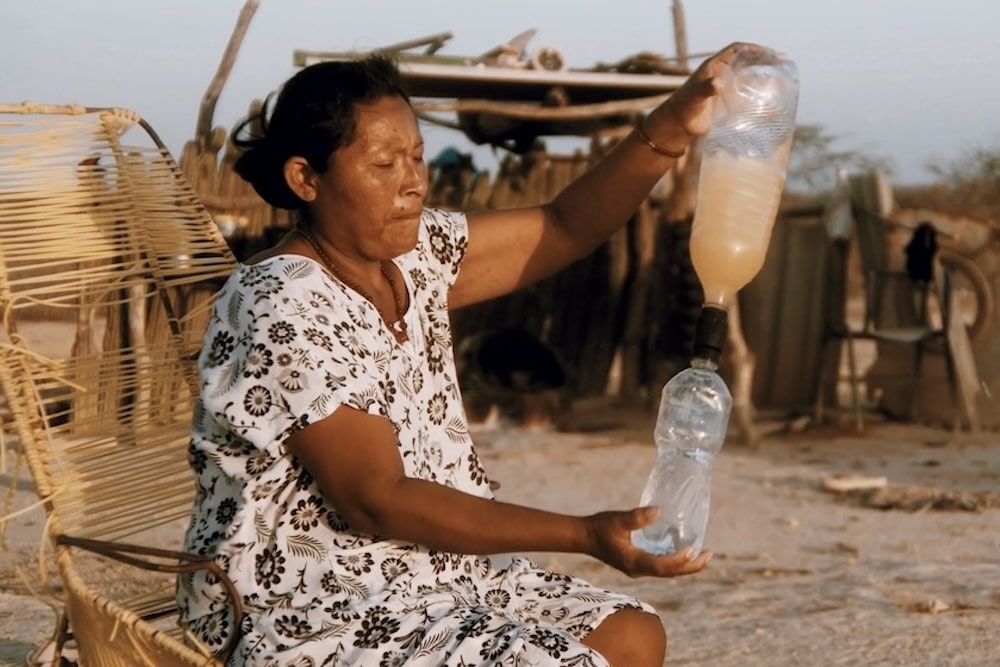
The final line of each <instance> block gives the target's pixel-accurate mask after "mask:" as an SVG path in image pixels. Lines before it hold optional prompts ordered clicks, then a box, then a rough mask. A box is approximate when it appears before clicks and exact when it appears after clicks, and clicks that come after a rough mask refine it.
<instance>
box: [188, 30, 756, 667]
mask: <svg viewBox="0 0 1000 667" xmlns="http://www.w3.org/2000/svg"><path fill="white" fill-rule="evenodd" d="M746 48H756V47H753V46H750V45H743V44H734V45H732V46H730V47H727V48H726V49H724V50H722V51H720V52H719V53H718V54H716V55H715V56H713V57H712V58H709V59H708V60H707V61H705V63H703V64H702V66H701V67H700V68H699V69H698V70H697V71H696V72H695V73H694V74H692V75H691V77H690V78H689V80H688V81H687V82H686V83H685V84H684V85H683V86H682V87H681V88H680V89H679V90H677V91H676V92H675V93H674V94H673V95H672V96H671V97H670V99H669V100H668V101H667V102H665V103H664V104H663V105H661V106H660V107H658V108H657V109H655V110H654V111H652V112H651V113H650V115H649V116H648V117H647V118H646V120H645V122H644V123H643V124H642V125H640V126H638V128H637V129H636V131H635V132H633V133H632V134H631V135H629V136H628V137H627V138H626V139H624V140H623V141H622V142H620V144H619V145H618V146H617V147H616V148H615V150H614V151H612V152H611V153H610V154H609V155H608V156H607V157H606V158H605V159H603V160H602V161H601V162H600V163H599V164H597V165H596V166H595V167H594V168H593V169H591V170H590V171H589V172H588V173H586V174H585V175H583V176H581V177H580V178H579V179H578V180H577V181H576V182H575V183H573V184H571V185H570V186H569V187H567V188H566V190H565V191H564V192H562V193H561V194H560V195H558V196H557V197H556V198H555V199H554V200H553V201H552V202H551V203H549V204H546V205H543V206H536V207H530V208H524V209H518V210H505V211H485V212H477V213H475V214H469V215H468V216H465V215H462V214H460V213H448V212H444V211H437V210H429V209H425V208H424V198H425V196H426V194H427V170H426V167H425V165H424V145H423V140H422V139H421V135H420V131H419V129H418V125H417V120H416V117H415V115H414V113H413V110H412V109H411V107H410V104H409V100H408V98H407V96H406V93H405V91H404V90H403V88H402V86H401V85H400V78H399V73H398V71H397V70H396V68H395V65H394V63H393V62H392V61H391V60H389V59H387V58H385V57H380V56H372V57H369V58H367V59H366V60H363V61H360V62H348V63H324V64H319V65H314V66H312V67H309V68H306V69H303V70H301V71H300V72H299V73H297V74H296V75H295V76H294V77H292V78H291V79H290V80H289V81H288V82H287V83H286V84H285V85H284V86H283V88H282V90H281V93H280V95H279V96H278V98H277V101H276V103H275V104H274V108H273V111H272V112H271V114H270V115H269V117H266V118H259V119H248V121H246V122H244V124H242V125H241V126H240V127H238V128H237V130H236V131H235V132H234V137H235V139H236V140H237V142H238V143H239V144H240V145H241V146H242V147H243V148H244V149H245V152H244V153H243V154H242V155H241V157H240V159H239V160H238V162H237V164H236V169H237V171H238V172H239V173H240V175H241V176H243V177H244V178H245V179H246V180H248V181H249V182H250V183H252V184H253V185H254V187H255V188H256V190H257V192H258V193H260V195H261V196H262V197H263V198H264V199H265V200H267V201H268V202H269V203H271V204H272V205H274V206H277V207H281V208H286V209H292V210H295V211H298V213H299V216H300V222H299V224H298V226H297V227H296V228H295V229H294V230H293V231H291V232H290V233H289V234H288V235H287V236H285V237H284V238H283V239H282V240H281V241H280V242H279V243H277V245H275V246H274V247H273V248H271V249H269V250H267V251H265V252H263V253H261V254H259V255H257V256H255V257H253V258H251V259H249V260H248V261H246V262H244V263H243V264H241V265H240V266H239V267H238V268H237V270H236V271H235V272H234V275H233V276H232V277H231V279H230V280H229V281H228V282H227V284H226V285H225V287H224V288H223V289H222V290H221V292H220V294H219V296H218V300H217V303H216V308H215V311H214V314H213V317H212V319H211V322H210V323H209V326H208V330H207V333H206V338H205V343H206V344H205V347H204V350H203V352H202V354H201V357H200V360H199V364H200V370H201V378H202V385H201V394H200V397H199V401H198V404H197V407H196V414H195V421H194V426H193V438H192V442H191V461H192V466H193V468H194V470H195V472H196V475H197V484H198V494H197V499H196V502H195V507H194V511H193V516H192V519H191V524H190V527H189V530H188V533H187V548H188V549H189V550H191V551H195V552H198V553H202V554H208V555H212V556H214V557H215V559H216V560H217V561H218V562H219V563H220V564H221V565H222V566H223V568H224V569H225V570H226V571H227V572H228V573H229V575H230V577H231V578H232V579H233V580H234V582H235V584H236V587H237V589H238V590H239V592H240V593H241V595H242V596H243V602H244V609H245V614H244V617H243V619H242V620H241V622H240V623H239V627H240V630H241V631H242V637H241V639H240V641H239V644H238V646H237V650H236V653H235V655H234V657H233V658H232V660H231V664H237V665H321V664H322V665H364V666H369V665H372V666H374V665H403V664H407V665H498V664H501V665H522V664H523V665H529V664H530V665H615V666H618V665H631V666H633V667H643V666H645V665H661V664H662V662H663V658H664V655H665V651H666V636H665V633H664V630H663V625H662V623H661V621H660V619H659V617H658V616H657V615H656V613H655V611H654V610H653V609H652V608H651V607H650V606H649V605H647V604H645V603H642V602H640V601H638V600H636V599H634V598H632V597H629V596H626V595H620V594H616V593H613V592H609V591H604V590H601V589H598V588H596V587H593V586H591V585H589V584H587V583H586V582H584V581H581V580H579V579H576V578H572V577H569V576H566V575H563V574H557V573H552V572H546V571H543V570H540V569H538V568H536V567H535V566H534V565H533V564H532V563H531V562H530V561H528V560H527V559H524V558H521V557H502V556H501V555H502V554H509V553H517V552H531V551H548V552H556V551H561V552H579V553H585V554H589V555H591V556H593V557H595V558H597V559H600V560H601V561H603V562H605V563H607V564H608V565H611V566H613V567H615V568H618V569H619V570H621V571H622V572H624V573H626V574H628V575H631V576H642V575H651V576H661V577H669V576H676V575H683V574H690V573H694V572H698V571H699V570H701V569H702V568H703V567H704V566H705V564H706V563H707V562H708V559H709V557H710V554H708V553H703V554H701V555H700V556H699V557H698V558H695V559H692V558H691V554H690V553H681V554H677V555H673V556H654V555H651V554H648V553H645V552H642V551H640V550H638V549H636V548H635V547H633V546H632V544H631V542H630V533H631V531H633V530H634V529H636V528H639V527H641V526H644V525H646V524H647V523H649V522H651V521H652V520H653V519H654V518H655V511H654V510H652V509H650V508H637V509H633V510H631V511H608V512H601V513H598V514H595V515H591V516H567V515H561V514H555V513H552V512H546V511H541V510H536V509H532V508H528V507H523V506H518V505H513V504H508V503H503V502H499V501H497V500H495V499H494V498H493V494H492V492H491V490H490V482H489V480H488V478H487V475H486V472H485V471H484V470H483V467H482V465H481V464H480V461H479V458H478V457H477V455H476V452H475V450H474V448H473V445H472V441H471V438H470V436H469V431H468V427H467V423H466V418H465V414H464V411H463V408H462V401H461V396H460V393H459V387H458V385H457V381H456V373H455V366H454V361H453V357H452V345H451V343H452V341H451V334H450V330H449V322H448V310H449V309H451V308H460V307H462V306H467V305H469V304H473V303H476V302H479V301H483V300H485V299H490V298H492V297H496V296H499V295H502V294H506V293H508V292H510V291H512V290H516V289H518V288H521V287H524V286H526V285H529V284H531V283H534V282H536V281H538V280H539V279H541V278H544V277H545V276H548V275H550V274H551V273H553V272H554V271H556V270H558V269H560V268H562V267H564V266H566V265H567V264H569V263H570V262H572V261H574V260H576V259H578V258H580V257H582V256H584V255H585V254H587V253H588V252H590V251H591V250H593V249H594V248H595V247H597V246H598V245H599V244H600V243H602V242H603V241H604V240H605V239H607V238H608V237H609V236H610V235H611V234H612V233H614V232H615V230H617V229H619V228H620V227H621V226H622V225H623V224H624V223H625V222H626V221H627V220H628V218H629V217H630V216H631V215H632V214H633V212H634V211H635V210H636V208H637V207H638V205H639V204H640V202H641V201H642V200H643V198H644V197H646V196H647V195H648V193H649V191H650V189H651V188H652V186H653V185H654V184H655V182H656V181H657V180H658V179H659V178H660V177H661V176H662V175H663V173H664V172H665V171H666V170H668V169H669V168H671V167H672V166H673V165H674V163H675V161H676V159H677V158H678V157H679V156H680V155H682V154H683V153H684V151H685V149H686V148H687V147H688V146H689V144H690V143H691V141H692V139H693V138H694V137H695V136H697V135H699V134H701V133H703V132H704V131H705V130H706V129H707V126H708V123H709V119H710V114H711V97H712V95H713V94H714V89H713V76H714V75H715V74H716V73H717V72H718V71H719V70H720V68H722V67H724V65H725V63H726V62H728V60H729V59H730V58H731V56H732V54H733V53H734V52H735V51H736V50H738V49H746ZM258 126H259V127H260V128H261V130H262V131H261V132H259V136H252V137H248V136H245V131H246V130H247V128H250V127H258ZM178 599H179V602H180V604H181V608H182V612H183V613H182V617H183V622H184V623H185V624H186V626H187V627H188V629H189V630H191V631H192V632H193V633H194V634H195V635H196V636H198V637H200V638H201V639H202V640H203V641H205V642H206V643H208V644H209V645H212V646H218V645H220V644H221V643H222V641H223V639H224V638H225V637H227V636H229V635H230V633H232V632H233V631H234V627H233V626H234V625H236V624H235V623H234V621H233V619H230V618H229V617H228V616H227V615H226V606H225V596H224V595H223V593H222V591H221V589H220V587H219V586H218V582H215V581H213V580H212V579H211V578H210V577H209V578H204V577H202V576H200V575H192V576H185V577H183V578H182V579H181V581H180V585H179V590H178Z"/></svg>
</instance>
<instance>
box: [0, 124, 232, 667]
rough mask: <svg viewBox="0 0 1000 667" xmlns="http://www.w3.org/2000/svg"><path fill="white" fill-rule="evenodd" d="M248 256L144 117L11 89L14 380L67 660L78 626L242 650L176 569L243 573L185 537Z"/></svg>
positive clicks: (196, 649) (127, 640) (98, 654)
mask: <svg viewBox="0 0 1000 667" xmlns="http://www.w3.org/2000/svg"><path fill="white" fill-rule="evenodd" d="M126 141H127V142H128V143H125V142H126ZM234 263H235V261H234V258H233V256H232V254H231V253H230V251H229V248H228V247H227V245H226V243H225V241H224V239H223V238H222V236H221V235H220V233H219V231H218V229H217V228H216V225H215V224H214V223H213V221H212V219H211V217H210V216H209V214H208V213H207V211H206V210H205V209H204V208H203V207H202V206H201V205H200V204H199V202H198V200H197V197H196V196H195V195H194V192H193V190H192V189H191V188H190V186H189V185H188V183H187V182H186V181H185V179H184V178H183V176H182V175H181V172H180V170H179V168H178V167H177V165H176V163H175V162H174V160H173V159H172V157H171V156H170V154H169V153H168V152H167V150H166V149H165V148H164V147H163V144H162V142H161V141H160V140H159V138H158V137H157V136H156V134H155V132H153V130H152V129H151V128H150V127H149V125H148V124H147V123H145V122H144V121H143V120H142V119H141V118H140V117H139V116H137V115H136V114H134V113H132V112H129V111H125V110H120V109H84V108H77V107H39V106H34V105H16V106H11V105H0V313H2V317H3V327H2V332H0V388H2V392H3V394H2V396H3V401H4V403H5V405H4V407H5V409H6V413H5V424H4V428H5V429H6V431H7V432H8V433H11V434H12V435H13V436H14V437H15V438H16V442H17V445H18V446H19V447H20V452H21V455H22V456H23V457H24V459H25V460H26V462H27V465H28V469H29V470H30V473H31V475H32V478H33V480H34V485H35V488H36V490H37V493H38V496H39V498H40V499H41V501H42V505H43V507H44V510H45V513H46V516H47V525H46V532H47V539H48V540H49V542H50V543H51V546H52V554H51V555H52V559H53V560H54V562H55V567H56V570H57V571H58V574H59V579H60V584H61V587H60V589H59V590H58V595H60V596H61V597H62V598H63V600H62V609H63V612H62V618H61V619H60V622H59V628H58V633H57V637H56V648H57V650H56V651H55V658H54V663H57V662H58V660H59V653H60V650H58V649H60V648H61V646H62V644H63V643H64V642H65V641H66V639H67V638H68V637H72V639H73V641H74V642H75V644H76V648H77V651H78V657H79V662H80V664H81V665H85V666H94V665H101V666H103V665H114V666H122V667H124V666H128V667H136V666H138V665H156V666H157V667H163V666H173V665H218V664H222V663H224V662H225V659H226V657H227V654H226V650H228V647H223V650H222V651H219V652H218V654H215V655H213V654H212V653H211V652H210V651H208V650H207V649H206V648H205V647H200V646H198V645H197V643H196V642H194V641H193V640H192V639H191V638H190V637H186V636H185V635H184V633H183V631H182V630H181V629H180V628H179V627H178V625H177V623H176V608H175V604H174V585H175V578H176V574H177V573H179V572H186V571H191V570H193V569H198V568H208V569H210V570H212V571H214V572H215V574H216V575H217V576H219V577H220V578H221V579H223V580H224V581H225V582H227V583H228V580H227V579H226V578H225V576H224V574H223V573H222V572H221V570H219V569H218V567H217V566H216V565H215V563H214V562H213V561H211V560H210V559H205V558H203V557H198V556H194V555H190V554H185V553H182V552H180V551H178V550H177V549H178V548H179V546H180V544H181V539H182V535H183V528H184V524H185V521H186V518H187V516H188V515H189V512H190V509H191V502H192V498H193V494H194V482H193V476H192V474H191V472H190V470H189V468H188V463H187V442H188V436H189V421H190V414H191V408H192V396H193V392H194V391H195V388H196V386H197V382H198V380H197V371H196V365H195V358H196V356H197V353H198V350H199V347H200V345H201V332H202V330H203V328H204V324H205V322H206V318H207V315H208V311H209V308H210V305H211V296H212V294H214V292H215V291H216V290H217V289H218V287H219V285H220V284H221V281H222V280H223V279H224V278H225V277H226V276H227V275H228V274H229V273H230V272H231V270H232V269H233V267H234ZM43 560H45V561H48V559H43ZM136 568H141V569H136ZM230 592H231V593H232V592H233V589H232V588H231V587H230ZM233 606H234V614H235V615H237V616H239V615H240V614H241V611H240V603H239V599H238V597H237V596H235V595H233Z"/></svg>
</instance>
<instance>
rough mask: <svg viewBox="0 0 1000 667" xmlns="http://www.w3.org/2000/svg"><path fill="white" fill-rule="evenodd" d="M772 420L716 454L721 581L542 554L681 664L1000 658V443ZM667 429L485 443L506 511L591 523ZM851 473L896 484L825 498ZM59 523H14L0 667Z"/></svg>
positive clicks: (27, 631) (23, 626) (581, 427)
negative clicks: (619, 598)
mask: <svg viewBox="0 0 1000 667" xmlns="http://www.w3.org/2000/svg"><path fill="white" fill-rule="evenodd" d="M759 427H760V429H761V431H762V432H763V434H764V436H763V438H762V439H761V441H760V444H759V445H758V446H757V447H755V448H747V447H745V446H742V445H740V444H738V443H737V442H736V441H735V439H731V441H730V442H727V444H726V446H725V448H724V449H723V451H722V453H721V454H720V456H719V458H718V459H717V461H716V464H715V467H714V476H713V487H712V488H713V498H712V513H711V519H710V525H709V533H708V537H707V546H708V548H710V549H712V550H713V552H714V553H715V556H714V558H713V560H712V562H711V563H710V565H709V566H708V568H707V569H706V570H704V571H703V572H701V573H699V574H697V575H693V576H689V577H683V578H678V579H669V580H660V579H649V578H640V579H630V578H628V577H625V576H624V575H622V574H620V573H618V572H616V571H614V570H612V569H610V568H608V567H607V566H605V565H603V564H601V563H599V562H597V561H595V560H593V559H590V558H587V557H584V556H575V555H565V554H536V555H535V558H536V559H537V560H538V561H539V562H541V563H543V564H545V565H547V566H550V567H552V568H557V569H559V570H563V571H566V572H570V573H573V574H577V575H581V576H583V577H586V578H588V579H590V580H591V581H593V582H595V583H599V584H602V585H606V586H609V587H613V588H616V589H621V590H626V591H629V592H631V593H633V594H635V595H637V596H639V597H641V598H643V599H645V600H646V601H648V602H650V603H651V604H653V605H654V606H655V607H656V608H657V609H658V610H659V612H660V614H661V616H662V618H663V621H664V623H665V625H666V627H667V630H668V633H669V637H670V649H669V658H668V664H671V665H710V666H714V667H729V666H733V667H735V666H737V665H739V666H741V667H742V666H744V665H766V666H775V667H782V666H788V667H792V666H796V667H797V666H800V665H852V666H853V665H908V666H909V665H921V666H923V665H926V666H934V667H939V666H945V665H955V666H959V665H961V666H963V667H966V666H987V665H1000V556H998V554H1000V496H998V495H997V494H998V493H1000V434H997V433H986V434H979V435H972V434H967V433H959V434H955V433H952V432H950V431H942V430H939V429H936V428H931V427H925V426H919V425H913V424H900V423H891V422H886V421H884V420H881V419H879V418H878V417H876V416H870V417H869V418H868V419H867V421H866V426H865V430H864V432H863V433H862V434H855V433H853V432H851V431H849V430H844V429H841V428H837V427H831V426H828V425H827V426H823V427H816V426H808V425H807V426H806V427H805V428H804V429H801V430H795V429H791V428H790V427H789V424H786V423H784V422H761V423H759ZM651 433H652V415H651V414H649V413H648V411H645V410H641V409H636V408H630V407H628V406H625V405H621V404H620V403H617V402H614V401H592V402H587V403H579V404H577V405H576V406H575V407H574V411H573V415H572V417H571V419H570V420H569V422H568V425H567V426H566V427H565V428H564V430H561V431H558V432H557V431H554V430H545V429H535V430H526V429H521V428H517V427H515V426H509V425H508V426H499V427H498V426H494V427H492V428H489V429H487V428H485V427H480V428H478V429H477V431H476V440H477V443H478V446H479V448H480V451H481V454H482V456H483V458H484V460H485V463H486V465H487V469H488V470H489V472H490V474H491V476H492V477H493V478H494V479H495V480H496V481H498V482H500V484H501V487H500V489H499V490H498V494H499V495H500V497H501V498H503V499H504V500H510V501H514V502H521V503H525V504H532V505H536V506H540V507H544V508H548V509H552V510H558V511H564V512H570V513H587V512H594V511H599V510H603V509H611V508H628V507H631V506H632V505H633V504H634V503H635V502H636V500H637V498H638V495H639V492H640V490H641V487H642V485H643V483H644V481H645V477H646V474H647V472H648V470H649V467H650V464H651V463H652V461H653V458H654V449H653V445H652V438H651ZM12 467H13V466H12V459H8V461H7V467H6V469H5V470H4V473H5V474H4V477H3V479H4V481H5V482H6V485H7V486H8V487H10V486H11V485H13V489H14V491H13V493H14V504H15V506H16V507H27V506H28V505H29V504H30V503H31V502H33V501H34V494H33V491H32V487H31V483H30V481H29V480H28V479H27V478H26V477H24V476H23V474H22V475H20V476H18V477H17V478H12V477H11V473H12ZM845 476H853V478H855V479H861V480H869V481H870V480H872V479H874V480H876V481H877V480H879V479H884V481H885V482H886V488H885V489H884V490H883V491H881V492H880V493H881V495H879V496H876V497H867V496H864V495H863V494H862V493H861V492H854V493H845V492H833V491H828V490H824V488H823V485H824V481H828V480H831V479H836V480H843V479H844V478H845ZM977 494H978V495H977ZM43 524H44V520H43V518H42V515H41V512H40V511H39V510H37V509H35V510H32V511H29V512H28V513H26V514H23V515H20V516H18V517H16V518H15V519H13V520H12V521H11V522H10V523H9V526H8V530H7V550H6V552H7V557H6V558H5V560H4V561H3V567H4V568H5V569H4V571H2V572H0V665H23V664H25V657H26V656H27V655H28V654H29V653H30V652H31V651H32V649H33V647H35V646H37V645H38V644H40V643H42V642H44V640H45V639H46V638H47V637H48V636H49V634H50V633H51V630H52V625H53V622H54V618H55V617H54V614H53V612H52V610H51V608H50V607H49V606H47V605H46V604H45V603H43V602H41V601H39V600H37V599H35V598H33V597H31V596H30V595H29V594H28V591H27V590H26V587H25V585H24V583H23V581H21V580H20V579H19V578H18V577H17V576H16V575H15V572H14V569H13V568H14V566H15V565H18V566H21V567H24V566H26V565H27V564H28V563H30V561H31V560H32V559H33V558H34V556H35V553H36V551H37V544H38V539H39V537H40V535H41V531H42V526H43ZM181 529H182V527H180V526H179V527H178V530H181ZM28 571H29V572H30V570H28Z"/></svg>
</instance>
